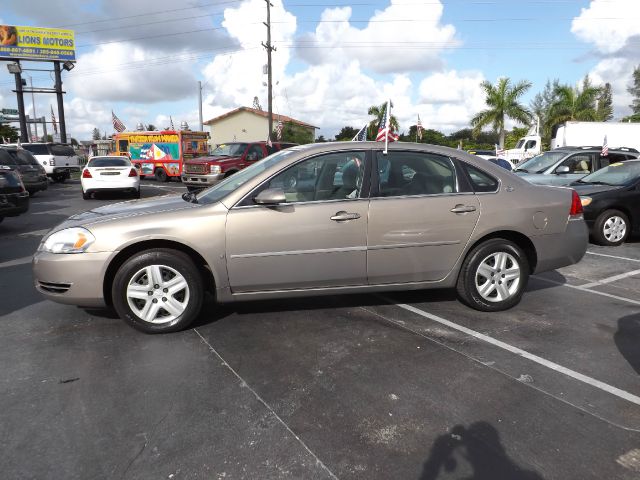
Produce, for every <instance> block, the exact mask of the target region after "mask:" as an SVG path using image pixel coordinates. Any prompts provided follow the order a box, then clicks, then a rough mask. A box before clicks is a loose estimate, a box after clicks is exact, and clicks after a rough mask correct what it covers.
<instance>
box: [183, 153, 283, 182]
mask: <svg viewBox="0 0 640 480" xmlns="http://www.w3.org/2000/svg"><path fill="white" fill-rule="evenodd" d="M294 145H295V143H282V142H274V143H273V145H272V146H271V147H267V143H266V142H231V143H224V144H221V145H219V146H218V148H216V149H215V150H214V151H213V152H211V155H209V156H207V157H197V158H190V159H188V160H185V161H184V164H183V166H182V176H181V179H182V183H184V184H185V185H186V186H187V189H188V190H189V191H195V190H201V189H203V188H207V187H210V186H211V185H215V184H216V183H218V182H219V181H220V180H222V179H223V178H226V177H228V176H230V175H233V174H234V173H236V172H237V171H240V170H242V169H243V168H246V167H248V166H249V165H251V164H252V163H254V162H257V161H258V160H262V159H263V158H264V157H266V156H268V155H271V154H272V153H275V152H278V151H280V150H282V149H284V148H289V147H292V146H294Z"/></svg>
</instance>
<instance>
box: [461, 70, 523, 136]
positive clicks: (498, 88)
mask: <svg viewBox="0 0 640 480" xmlns="http://www.w3.org/2000/svg"><path fill="white" fill-rule="evenodd" d="M481 86H482V89H483V90H484V92H485V95H486V98H485V103H486V104H487V106H488V107H489V108H488V109H486V110H483V111H481V112H480V113H478V114H476V115H475V116H474V117H473V118H472V119H471V126H472V127H473V132H474V134H475V135H477V134H479V133H480V131H481V130H482V128H483V127H486V126H488V125H491V127H492V128H493V130H494V131H495V132H496V133H498V136H499V143H500V147H504V137H505V130H504V123H505V120H506V119H507V118H510V119H512V120H515V121H516V122H518V123H522V124H524V125H527V124H529V122H530V121H531V112H530V111H529V109H528V108H527V107H525V106H524V105H522V104H521V103H519V100H520V97H522V95H524V94H525V93H526V92H527V90H529V88H531V83H530V82H528V81H524V80H523V81H520V82H518V83H516V84H515V85H513V86H512V85H511V81H510V80H509V79H508V78H500V79H498V82H497V83H496V85H493V84H492V83H491V82H488V81H486V80H485V81H484V82H482V83H481Z"/></svg>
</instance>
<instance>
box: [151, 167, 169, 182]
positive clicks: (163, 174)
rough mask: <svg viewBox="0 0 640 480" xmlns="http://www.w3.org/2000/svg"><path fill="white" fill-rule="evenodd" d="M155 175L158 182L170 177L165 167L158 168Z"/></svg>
mask: <svg viewBox="0 0 640 480" xmlns="http://www.w3.org/2000/svg"><path fill="white" fill-rule="evenodd" d="M154 175H155V177H156V181H158V182H166V181H168V179H169V176H168V175H167V172H165V171H164V169H163V168H156V171H155V172H154Z"/></svg>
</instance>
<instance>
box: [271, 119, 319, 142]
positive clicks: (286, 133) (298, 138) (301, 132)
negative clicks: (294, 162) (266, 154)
mask: <svg viewBox="0 0 640 480" xmlns="http://www.w3.org/2000/svg"><path fill="white" fill-rule="evenodd" d="M272 138H275V133H274V135H273V137H272ZM280 141H282V142H292V143H298V144H300V145H304V144H306V143H313V130H309V129H308V128H304V127H302V126H301V125H297V124H295V123H293V122H284V125H283V128H282V140H280Z"/></svg>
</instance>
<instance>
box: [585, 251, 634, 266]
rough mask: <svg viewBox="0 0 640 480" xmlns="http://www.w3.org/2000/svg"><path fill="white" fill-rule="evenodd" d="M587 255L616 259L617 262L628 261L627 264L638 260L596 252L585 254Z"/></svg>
mask: <svg viewBox="0 0 640 480" xmlns="http://www.w3.org/2000/svg"><path fill="white" fill-rule="evenodd" d="M587 254H588V255H597V256H598V257H608V258H617V259H618V260H628V261H629V262H638V263H640V260H638V259H637V258H629V257H618V256H617V255H607V254H606V253H596V252H587Z"/></svg>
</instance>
